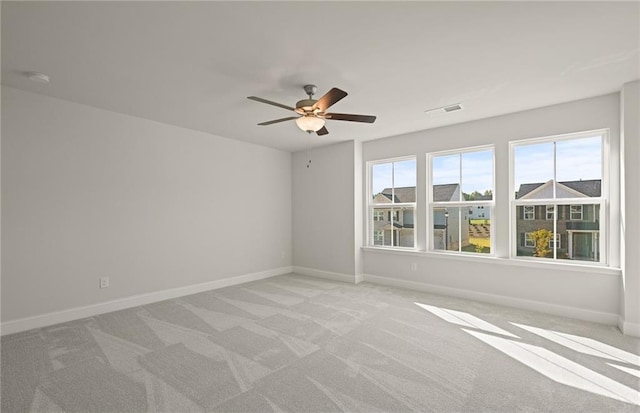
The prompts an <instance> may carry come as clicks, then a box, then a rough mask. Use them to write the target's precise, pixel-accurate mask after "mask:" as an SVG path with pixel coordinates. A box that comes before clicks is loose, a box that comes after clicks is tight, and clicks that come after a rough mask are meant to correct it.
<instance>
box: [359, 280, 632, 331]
mask: <svg viewBox="0 0 640 413" xmlns="http://www.w3.org/2000/svg"><path fill="white" fill-rule="evenodd" d="M364 280H365V281H366V282H370V283H374V284H381V285H388V286H391V287H399V288H406V289H410V290H418V291H424V292H428V293H433V294H439V295H447V296H451V297H457V298H463V299H467V300H474V301H481V302H485V303H490V304H497V305H503V306H507V307H514V308H520V309H523V310H530V311H537V312H540V313H546V314H552V315H558V316H562V317H568V318H575V319H578V320H583V321H591V322H595V323H600V324H608V325H616V324H618V314H613V313H604V312H599V311H593V310H585V309H583V308H576V307H568V306H563V305H558V304H549V303H544V302H541V301H533V300H526V299H521V298H513V297H506V296H503V295H496V294H489V293H481V292H477V291H470V290H463V289H459V288H452V287H443V286H440V285H434V284H427V283H420V282H416V281H408V280H398V279H395V278H388V277H381V276H378V275H370V274H365V275H364ZM636 326H637V325H636ZM632 328H633V327H632ZM625 334H627V333H626V332H625ZM629 335H632V334H629Z"/></svg>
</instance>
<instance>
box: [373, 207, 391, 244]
mask: <svg viewBox="0 0 640 413" xmlns="http://www.w3.org/2000/svg"><path fill="white" fill-rule="evenodd" d="M392 218H393V217H392V211H391V208H388V207H387V208H380V207H374V208H373V223H372V225H371V227H372V228H371V229H372V231H373V232H372V238H371V239H372V241H373V245H388V246H391V245H393V244H392V242H393V239H392V237H393V233H392V232H393V231H392V230H391V227H392V226H391V221H392Z"/></svg>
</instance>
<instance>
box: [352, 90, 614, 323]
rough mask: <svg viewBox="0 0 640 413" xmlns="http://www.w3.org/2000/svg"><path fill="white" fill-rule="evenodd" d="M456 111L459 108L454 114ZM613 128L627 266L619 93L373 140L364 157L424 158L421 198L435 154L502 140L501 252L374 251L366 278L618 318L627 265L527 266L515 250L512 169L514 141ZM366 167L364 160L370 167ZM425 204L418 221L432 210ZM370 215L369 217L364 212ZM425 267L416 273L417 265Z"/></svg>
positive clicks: (420, 229)
mask: <svg viewBox="0 0 640 413" xmlns="http://www.w3.org/2000/svg"><path fill="white" fill-rule="evenodd" d="M451 116H455V114H453V115H451ZM601 128H609V129H610V133H611V162H610V165H609V178H610V181H611V183H612V185H611V193H610V200H611V202H610V207H611V208H610V211H611V214H610V215H611V219H610V223H611V224H612V225H610V233H609V245H608V246H609V250H610V251H612V253H611V256H610V264H611V267H613V268H619V267H620V257H619V250H620V239H619V227H618V225H617V223H618V222H619V221H618V220H619V211H620V193H619V189H618V188H619V173H620V172H619V154H618V151H619V142H620V141H619V134H620V132H619V94H617V93H616V94H610V95H605V96H600V97H595V98H591V99H585V100H581V101H576V102H570V103H565V104H560V105H555V106H550V107H545V108H540V109H535V110H530V111H525V112H519V113H514V114H509V115H505V116H499V117H495V118H489V119H483V120H479V121H474V122H468V123H463V124H458V125H453V126H449V127H444V128H438V129H432V130H427V131H421V132H415V133H411V134H407V135H402V136H397V137H392V138H388V139H381V140H376V141H371V142H365V143H364V145H363V160H364V162H365V163H366V161H371V160H378V159H384V158H390V157H397V156H407V155H415V156H416V157H417V160H418V168H417V169H418V182H417V183H418V199H424V198H425V192H424V185H425V183H426V165H425V164H426V159H425V154H426V153H428V152H435V151H442V150H448V149H456V148H466V147H471V146H476V145H486V144H494V145H495V152H496V165H497V171H496V189H495V197H496V208H495V219H494V220H493V223H495V224H494V225H493V227H492V236H494V237H495V238H496V248H495V254H496V258H484V257H483V258H480V257H478V258H473V259H461V258H458V257H455V258H452V257H449V256H447V257H442V256H441V255H437V253H429V252H422V253H410V254H398V253H395V254H394V253H388V252H384V251H379V250H375V249H366V250H365V253H364V273H365V279H370V280H374V281H377V282H387V283H389V282H395V283H396V284H398V285H400V284H402V283H404V285H406V286H409V287H412V288H421V286H422V288H424V289H428V290H431V291H437V292H442V293H446V294H454V295H461V296H465V297H469V298H476V299H481V300H489V301H494V302H501V303H504V304H508V305H515V306H520V307H525V308H532V309H536V310H539V311H547V312H550V313H556V314H564V315H568V316H571V317H577V318H584V319H590V320H595V321H600V322H607V323H616V322H617V316H618V311H619V300H620V298H619V291H618V289H619V285H620V271H619V270H615V269H609V268H607V269H602V270H597V269H596V270H591V269H589V268H587V269H584V268H582V267H579V266H574V267H570V266H558V265H553V264H551V265H549V264H547V265H544V264H543V263H536V264H533V263H532V264H527V265H524V266H522V265H520V263H514V262H513V261H511V260H509V259H508V256H509V247H510V244H509V236H510V233H509V196H508V194H509V191H510V189H509V173H508V163H509V161H508V159H509V149H508V142H509V141H512V140H519V139H526V138H536V137H544V136H551V135H558V134H563V133H571V132H579V131H586V130H593V129H601ZM364 167H365V166H364V165H363V168H364ZM424 213H425V211H424V206H420V205H419V207H418V211H417V214H418V219H420V217H421V216H424ZM362 219H364V218H362ZM423 223H424V220H419V222H418V225H417V237H418V247H419V249H422V250H425V249H426V239H427V237H426V228H425V227H424V224H423ZM412 263H416V264H417V268H418V270H417V271H411V264H412Z"/></svg>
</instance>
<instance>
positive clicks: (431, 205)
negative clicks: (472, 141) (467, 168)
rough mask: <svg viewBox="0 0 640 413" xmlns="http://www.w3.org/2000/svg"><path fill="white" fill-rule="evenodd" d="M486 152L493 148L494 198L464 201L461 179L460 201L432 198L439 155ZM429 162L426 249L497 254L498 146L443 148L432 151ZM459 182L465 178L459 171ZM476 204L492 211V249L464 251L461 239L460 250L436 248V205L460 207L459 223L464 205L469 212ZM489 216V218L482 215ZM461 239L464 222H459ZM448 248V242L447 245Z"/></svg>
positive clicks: (473, 254)
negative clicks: (434, 172)
mask: <svg viewBox="0 0 640 413" xmlns="http://www.w3.org/2000/svg"><path fill="white" fill-rule="evenodd" d="M484 151H491V155H492V156H491V173H492V182H491V184H492V188H491V191H492V196H491V200H482V201H476V200H474V201H467V200H464V197H463V195H462V182H458V184H460V199H459V200H458V201H447V202H444V201H439V202H435V201H434V200H433V160H434V158H436V157H440V156H450V155H460V156H461V157H462V155H463V154H465V153H473V152H484ZM426 158H427V159H426V165H427V171H426V176H427V182H426V197H425V198H426V205H425V210H426V220H425V222H426V234H427V237H426V241H427V251H429V252H432V253H436V254H453V255H460V254H463V255H472V256H477V257H494V256H495V254H496V252H495V251H496V237H495V235H494V234H496V233H497V232H496V224H495V204H496V145H494V144H490V145H480V146H471V147H465V148H457V149H450V150H444V151H437V152H429V153H427V154H426ZM460 169H461V170H462V162H460ZM459 179H460V181H462V173H460V177H459ZM474 206H483V207H484V208H485V211H486V210H487V209H488V210H489V217H490V218H489V219H490V220H491V237H490V247H489V249H490V252H489V253H478V252H471V251H462V245H460V244H461V243H460V242H459V243H458V244H459V245H458V251H452V250H447V249H435V248H434V241H435V236H434V228H433V216H434V210H435V209H436V208H445V209H446V208H458V210H459V220H460V222H461V221H462V219H463V218H462V211H463V209H464V208H466V209H467V211H470V209H469V208H470V207H474ZM467 215H468V217H467V218H468V219H470V217H469V216H470V215H471V213H470V212H468V214H467ZM483 219H486V218H483ZM458 239H459V240H460V239H462V225H458ZM445 247H446V245H445Z"/></svg>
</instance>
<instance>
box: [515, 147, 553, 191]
mask: <svg viewBox="0 0 640 413" xmlns="http://www.w3.org/2000/svg"><path fill="white" fill-rule="evenodd" d="M514 171H515V176H514V178H515V190H516V199H542V198H553V186H552V183H553V142H545V143H538V144H533V145H519V146H516V147H515V148H514ZM547 182H548V184H547V185H546V186H545V185H544V184H545V183H547Z"/></svg>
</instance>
